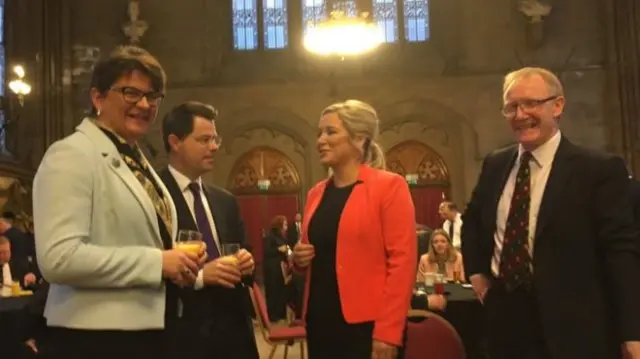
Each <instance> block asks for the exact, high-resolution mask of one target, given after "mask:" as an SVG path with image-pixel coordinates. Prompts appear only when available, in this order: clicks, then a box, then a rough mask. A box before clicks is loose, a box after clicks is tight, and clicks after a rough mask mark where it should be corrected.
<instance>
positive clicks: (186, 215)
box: [158, 168, 198, 231]
mask: <svg viewBox="0 0 640 359" xmlns="http://www.w3.org/2000/svg"><path fill="white" fill-rule="evenodd" d="M158 177H160V179H161V180H162V182H163V183H164V185H165V187H166V188H167V191H168V192H169V195H170V196H171V198H173V203H174V205H175V208H176V212H177V215H176V216H177V217H178V223H177V227H178V228H177V229H178V230H180V229H184V230H192V231H197V230H198V226H197V225H196V222H195V219H193V215H191V210H190V209H189V205H188V204H187V201H186V200H185V199H184V195H183V194H182V190H180V187H179V186H178V182H176V179H175V178H174V177H173V175H172V174H171V172H169V169H168V168H165V169H163V170H162V171H161V172H160V173H159V174H158Z"/></svg>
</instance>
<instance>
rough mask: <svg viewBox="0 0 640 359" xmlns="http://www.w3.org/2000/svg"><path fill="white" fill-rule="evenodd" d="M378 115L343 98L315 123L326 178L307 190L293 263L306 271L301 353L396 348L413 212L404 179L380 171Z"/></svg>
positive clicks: (412, 247)
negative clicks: (303, 348)
mask: <svg viewBox="0 0 640 359" xmlns="http://www.w3.org/2000/svg"><path fill="white" fill-rule="evenodd" d="M378 126H379V121H378V116H377V114H376V111H375V110H374V109H373V108H372V107H371V106H370V105H368V104H366V103H364V102H361V101H356V100H348V101H345V102H341V103H336V104H333V105H331V106H329V107H327V108H326V109H325V110H324V111H323V112H322V114H321V117H320V121H319V122H318V140H317V147H318V152H319V154H320V161H321V163H322V164H323V165H327V166H329V167H330V168H331V177H330V178H329V179H327V180H324V181H322V182H320V183H318V184H317V185H316V186H314V187H313V188H312V189H311V190H310V191H309V194H308V196H307V202H306V208H305V212H304V215H303V218H304V221H303V224H302V240H301V242H300V243H298V244H297V245H296V246H295V249H294V255H293V257H294V263H295V267H296V269H297V270H298V271H305V272H306V277H307V281H306V289H305V302H304V303H305V304H304V315H305V320H306V323H307V339H308V345H309V358H310V359H326V358H331V359H340V358H344V359H371V358H376V359H378V358H379V359H394V358H396V357H398V356H401V354H399V353H398V349H399V348H400V347H401V346H402V343H403V332H404V329H405V323H406V317H407V311H408V309H409V305H410V299H411V294H412V287H413V283H414V280H415V271H416V267H415V259H416V256H417V248H416V247H417V243H416V235H415V227H416V223H415V210H414V207H413V202H412V200H411V194H410V192H409V187H408V186H407V183H406V182H405V180H404V179H403V178H402V177H400V176H398V175H396V174H393V173H391V172H387V171H385V170H384V168H385V161H384V154H383V152H382V149H381V148H380V146H379V145H378V143H377V142H376V140H377V137H378Z"/></svg>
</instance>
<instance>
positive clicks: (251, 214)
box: [238, 196, 265, 263]
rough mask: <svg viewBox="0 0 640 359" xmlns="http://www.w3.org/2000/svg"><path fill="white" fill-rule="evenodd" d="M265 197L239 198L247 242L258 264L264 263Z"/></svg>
mask: <svg viewBox="0 0 640 359" xmlns="http://www.w3.org/2000/svg"><path fill="white" fill-rule="evenodd" d="M263 197H264V196H238V205H239V206H240V214H241V215H242V220H243V221H244V230H245V232H246V233H247V240H248V242H249V243H250V244H251V247H253V257H254V259H255V261H256V263H260V262H262V230H263V229H264V228H265V227H264V218H263V212H264V210H263V209H262V208H263V206H264V199H263Z"/></svg>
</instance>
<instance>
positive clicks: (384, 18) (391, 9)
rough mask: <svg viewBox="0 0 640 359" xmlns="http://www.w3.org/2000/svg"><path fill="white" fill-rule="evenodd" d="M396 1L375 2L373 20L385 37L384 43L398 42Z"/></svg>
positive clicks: (380, 0)
mask: <svg viewBox="0 0 640 359" xmlns="http://www.w3.org/2000/svg"><path fill="white" fill-rule="evenodd" d="M397 9H398V7H397V4H396V0H374V2H373V18H374V20H375V21H376V23H377V24H378V29H379V30H380V32H381V33H382V34H383V36H384V42H387V43H392V42H396V41H398V31H397V30H398V13H397Z"/></svg>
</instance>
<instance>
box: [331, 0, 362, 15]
mask: <svg viewBox="0 0 640 359" xmlns="http://www.w3.org/2000/svg"><path fill="white" fill-rule="evenodd" d="M331 10H332V11H342V12H344V13H345V14H346V15H347V16H348V17H353V16H358V6H357V5H356V0H342V1H336V3H335V5H334V6H333V9H331Z"/></svg>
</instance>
